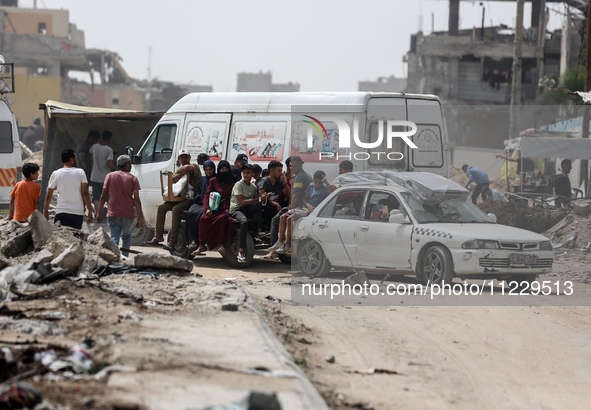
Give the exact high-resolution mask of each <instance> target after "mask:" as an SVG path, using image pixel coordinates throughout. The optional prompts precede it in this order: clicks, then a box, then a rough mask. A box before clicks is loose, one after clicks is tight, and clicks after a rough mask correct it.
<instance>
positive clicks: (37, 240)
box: [29, 210, 51, 249]
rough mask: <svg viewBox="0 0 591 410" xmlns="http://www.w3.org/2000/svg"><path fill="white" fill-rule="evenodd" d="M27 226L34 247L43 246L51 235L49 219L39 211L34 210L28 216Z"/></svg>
mask: <svg viewBox="0 0 591 410" xmlns="http://www.w3.org/2000/svg"><path fill="white" fill-rule="evenodd" d="M29 227H30V228H31V235H32V237H33V245H34V246H35V249H40V248H42V247H44V246H45V244H46V243H47V240H48V239H49V236H50V235H51V224H50V223H49V221H48V220H47V219H45V217H44V216H43V214H42V213H41V212H39V211H38V210H34V211H33V213H32V214H31V216H30V218H29Z"/></svg>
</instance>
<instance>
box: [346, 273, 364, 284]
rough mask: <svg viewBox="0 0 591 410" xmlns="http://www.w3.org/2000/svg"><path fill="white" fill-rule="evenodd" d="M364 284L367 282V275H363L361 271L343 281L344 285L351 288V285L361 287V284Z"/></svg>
mask: <svg viewBox="0 0 591 410" xmlns="http://www.w3.org/2000/svg"><path fill="white" fill-rule="evenodd" d="M365 282H369V279H367V275H366V274H365V271H363V270H362V271H361V272H357V273H354V274H352V275H351V276H348V277H347V278H346V279H345V284H346V285H350V286H353V285H361V286H363V284H364V283H365Z"/></svg>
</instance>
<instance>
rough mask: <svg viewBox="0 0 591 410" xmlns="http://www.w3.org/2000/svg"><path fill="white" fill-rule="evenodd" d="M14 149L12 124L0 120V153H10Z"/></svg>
mask: <svg viewBox="0 0 591 410" xmlns="http://www.w3.org/2000/svg"><path fill="white" fill-rule="evenodd" d="M13 150H14V147H13V143H12V126H11V124H10V122H8V121H0V153H2V154H8V153H11V152H12V151H13Z"/></svg>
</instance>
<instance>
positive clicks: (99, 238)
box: [88, 228, 121, 262]
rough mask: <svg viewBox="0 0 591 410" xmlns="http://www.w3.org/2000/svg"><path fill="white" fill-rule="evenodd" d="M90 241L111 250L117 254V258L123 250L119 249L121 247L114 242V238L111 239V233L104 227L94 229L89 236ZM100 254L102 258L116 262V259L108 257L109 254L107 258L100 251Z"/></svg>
mask: <svg viewBox="0 0 591 410" xmlns="http://www.w3.org/2000/svg"><path fill="white" fill-rule="evenodd" d="M88 243H91V244H93V245H97V246H100V247H101V248H105V249H107V250H109V251H111V252H112V253H113V254H115V255H116V256H117V260H119V257H120V256H121V251H120V250H119V247H118V246H117V245H115V242H113V240H112V239H111V237H110V236H109V234H108V233H107V232H105V230H104V229H103V228H100V229H97V230H96V231H94V232H93V233H92V234H91V235H90V236H89V237H88ZM99 256H100V257H101V258H103V259H104V260H106V261H107V262H116V261H115V260H109V259H108V258H110V257H109V256H108V257H107V258H105V257H104V256H102V255H100V253H99Z"/></svg>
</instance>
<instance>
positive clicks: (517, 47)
mask: <svg viewBox="0 0 591 410" xmlns="http://www.w3.org/2000/svg"><path fill="white" fill-rule="evenodd" d="M523 3H524V0H517V19H516V21H515V41H514V44H513V68H512V71H513V82H512V84H511V112H510V117H509V136H510V138H515V137H518V136H519V135H518V131H517V129H518V127H519V122H520V121H519V105H520V104H521V57H522V55H523Z"/></svg>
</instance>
